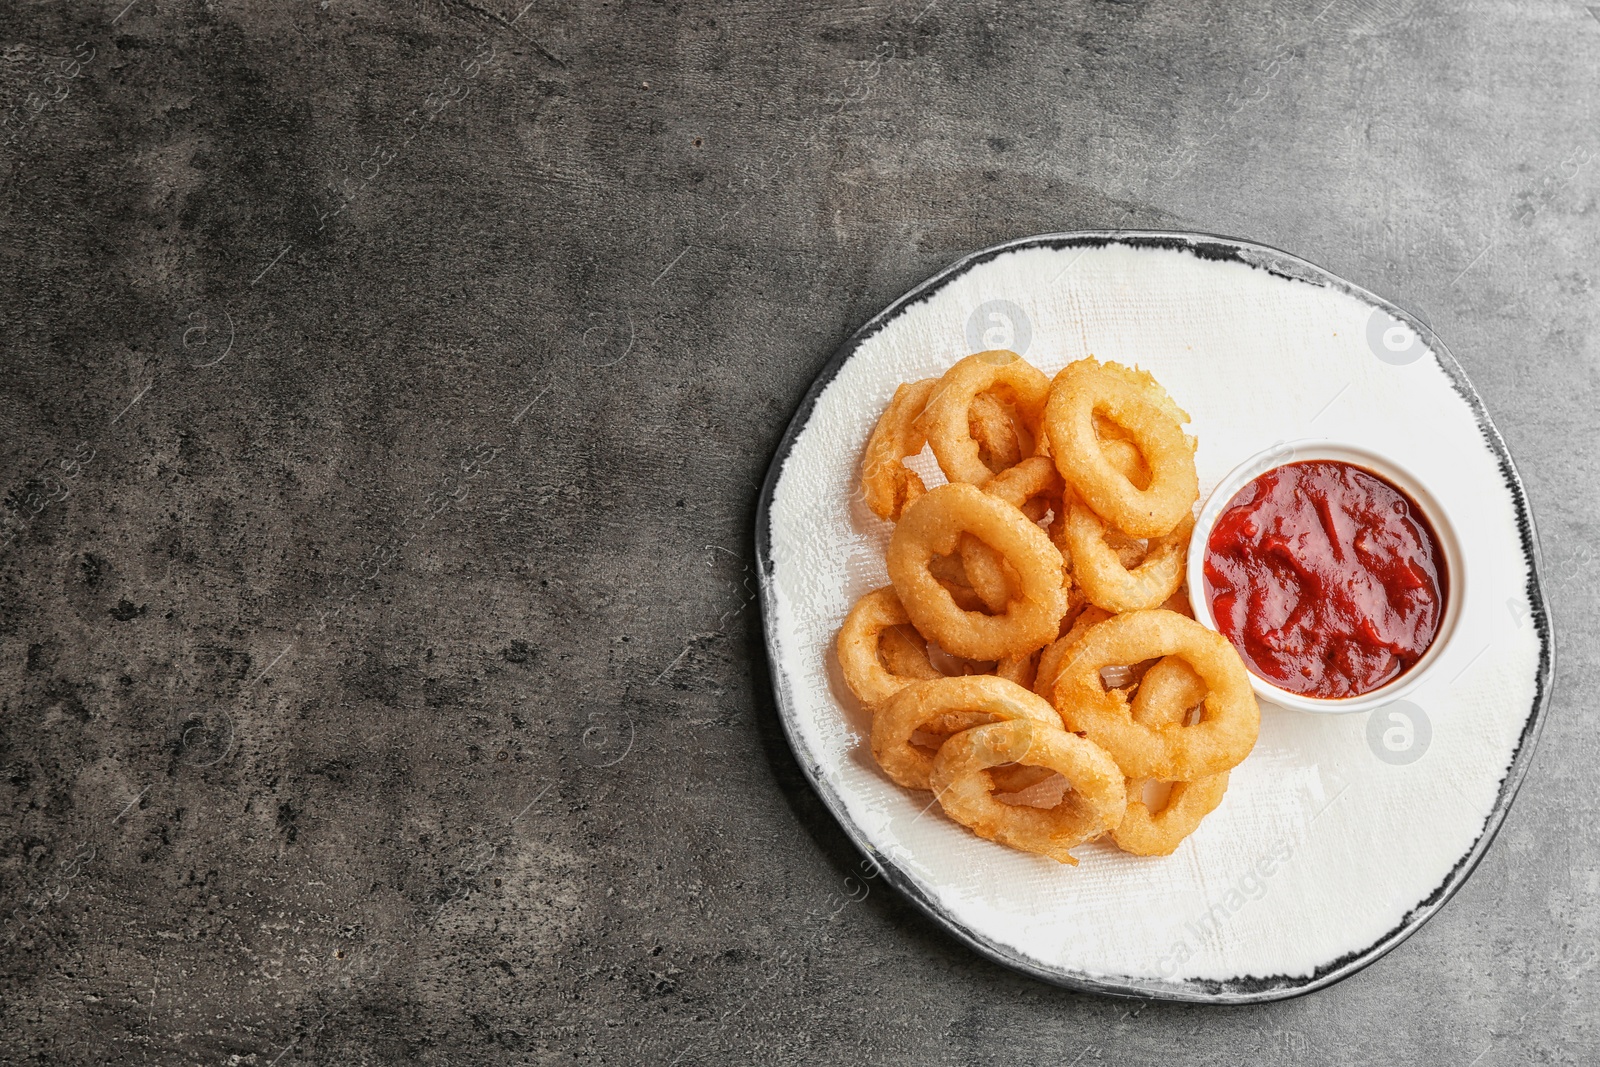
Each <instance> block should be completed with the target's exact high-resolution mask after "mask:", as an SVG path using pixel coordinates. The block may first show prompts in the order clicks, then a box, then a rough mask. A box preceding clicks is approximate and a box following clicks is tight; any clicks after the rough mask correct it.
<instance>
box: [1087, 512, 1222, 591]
mask: <svg viewBox="0 0 1600 1067" xmlns="http://www.w3.org/2000/svg"><path fill="white" fill-rule="evenodd" d="M1193 529H1194V518H1193V517H1192V516H1190V517H1188V518H1185V519H1183V520H1181V521H1180V522H1179V523H1178V525H1176V526H1174V527H1173V528H1172V530H1171V532H1169V533H1167V534H1165V535H1163V536H1161V537H1158V538H1151V540H1150V544H1149V547H1148V548H1147V549H1146V551H1145V554H1144V560H1143V561H1142V562H1140V563H1139V565H1138V566H1136V567H1133V568H1131V569H1130V568H1129V567H1128V566H1127V563H1126V561H1125V560H1124V559H1123V558H1122V557H1121V555H1120V553H1119V552H1116V551H1113V550H1112V548H1111V546H1110V545H1109V544H1107V543H1106V524H1105V523H1104V522H1102V521H1101V519H1100V516H1098V515H1096V514H1095V513H1094V512H1092V511H1090V510H1089V509H1088V508H1086V507H1084V506H1083V505H1082V504H1074V505H1072V510H1071V512H1070V517H1069V518H1068V520H1067V547H1068V550H1069V551H1070V552H1071V555H1072V561H1073V571H1072V573H1073V575H1074V576H1075V577H1076V578H1077V580H1078V584H1079V585H1081V586H1082V587H1083V595H1084V596H1085V597H1087V598H1088V600H1089V603H1091V604H1094V605H1096V606H1098V607H1102V608H1105V609H1106V610H1107V611H1118V612H1120V611H1139V610H1141V609H1143V608H1156V607H1160V606H1161V604H1162V602H1164V601H1165V600H1166V599H1167V598H1168V597H1170V596H1171V595H1172V594H1173V593H1175V592H1177V591H1178V586H1180V585H1182V584H1183V564H1184V560H1185V559H1186V558H1187V557H1188V549H1189V534H1190V532H1191V531H1193Z"/></svg>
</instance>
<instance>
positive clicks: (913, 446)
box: [861, 378, 939, 522]
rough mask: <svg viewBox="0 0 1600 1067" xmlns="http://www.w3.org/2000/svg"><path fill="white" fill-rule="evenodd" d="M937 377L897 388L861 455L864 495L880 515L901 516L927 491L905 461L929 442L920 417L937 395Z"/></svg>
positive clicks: (894, 517) (875, 513)
mask: <svg viewBox="0 0 1600 1067" xmlns="http://www.w3.org/2000/svg"><path fill="white" fill-rule="evenodd" d="M938 384H939V379H937V378H924V379H923V380H922V381H920V382H908V383H906V384H904V385H902V386H900V387H899V388H898V389H896V390H895V391H894V399H893V400H891V401H889V406H888V407H887V408H885V409H884V412H883V414H882V415H881V416H879V418H878V424H877V425H876V426H874V427H873V429H872V436H871V437H870V438H868V439H867V450H866V453H865V454H864V455H863V456H862V457H861V495H862V496H863V497H864V498H865V500H866V502H867V507H869V508H871V509H872V513H873V514H874V515H876V516H878V518H880V519H888V520H890V521H891V522H893V521H895V520H897V519H899V518H900V513H901V512H902V511H904V510H905V508H906V505H907V504H909V503H911V502H912V501H913V500H915V499H917V497H919V496H921V495H922V494H923V493H925V492H927V491H928V489H927V486H925V485H923V484H922V479H921V478H920V477H918V476H917V473H916V472H915V471H913V470H911V469H910V468H909V467H907V466H906V464H905V458H906V457H907V456H914V455H916V454H917V453H918V452H921V451H922V446H923V445H925V444H927V438H926V437H925V436H923V433H922V427H921V425H920V423H919V421H918V417H919V416H920V415H921V414H922V410H923V408H924V407H926V406H927V403H928V397H930V396H932V395H933V390H934V387H935V386H937V385H938Z"/></svg>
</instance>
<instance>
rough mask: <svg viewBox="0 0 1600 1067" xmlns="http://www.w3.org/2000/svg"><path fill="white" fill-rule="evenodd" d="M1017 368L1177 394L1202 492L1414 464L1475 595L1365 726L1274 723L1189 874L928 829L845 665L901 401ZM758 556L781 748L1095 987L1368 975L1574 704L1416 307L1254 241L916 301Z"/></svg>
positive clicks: (1028, 958) (833, 394)
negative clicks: (1123, 374)
mask: <svg viewBox="0 0 1600 1067" xmlns="http://www.w3.org/2000/svg"><path fill="white" fill-rule="evenodd" d="M997 347H1003V348H1014V349H1016V350H1018V351H1021V352H1023V354H1024V355H1026V357H1027V358H1028V359H1029V360H1030V361H1031V362H1032V363H1034V364H1035V365H1036V366H1038V367H1039V368H1040V369H1041V370H1044V371H1045V372H1047V373H1053V372H1054V371H1056V370H1057V369H1059V368H1060V367H1062V366H1064V365H1065V364H1066V363H1067V362H1069V361H1070V360H1073V359H1078V358H1082V357H1084V356H1088V355H1094V356H1097V357H1099V358H1100V359H1105V360H1116V361H1119V362H1123V363H1127V364H1138V365H1140V366H1142V367H1145V368H1147V369H1148V370H1150V371H1151V372H1153V373H1154V374H1155V375H1156V377H1157V378H1159V379H1160V381H1161V382H1162V384H1163V385H1165V386H1166V388H1167V390H1168V391H1169V392H1170V393H1171V394H1172V395H1173V397H1174V398H1175V399H1176V400H1177V402H1178V404H1179V405H1180V406H1181V407H1183V408H1184V409H1185V410H1187V411H1188V412H1189V413H1190V415H1191V417H1192V420H1193V421H1192V422H1191V424H1190V431H1191V432H1192V433H1194V434H1195V435H1196V436H1197V437H1198V438H1199V440H1200V447H1199V451H1198V453H1197V456H1196V462H1197V464H1198V466H1199V473H1200V488H1201V493H1202V496H1204V494H1205V493H1206V492H1208V491H1209V489H1210V488H1211V486H1212V485H1214V484H1215V483H1216V481H1217V480H1218V479H1219V478H1221V477H1222V475H1224V474H1225V473H1226V472H1227V471H1228V470H1229V469H1231V468H1232V467H1233V466H1234V465H1235V464H1236V463H1238V462H1239V461H1240V460H1242V459H1243V458H1245V457H1247V456H1250V455H1252V454H1254V453H1256V452H1259V451H1261V450H1263V449H1265V448H1268V447H1270V446H1272V445H1273V444H1274V443H1275V442H1279V441H1291V440H1295V439H1297V438H1304V437H1309V436H1317V437H1332V438H1336V439H1341V440H1348V441H1359V442H1364V443H1366V444H1367V445H1368V446H1369V447H1371V448H1373V449H1375V450H1378V451H1380V452H1385V453H1387V454H1390V455H1392V456H1394V457H1395V458H1396V459H1397V460H1398V461H1400V462H1402V463H1404V464H1405V465H1406V466H1407V467H1409V468H1410V469H1412V470H1413V471H1415V472H1416V473H1417V474H1418V475H1419V476H1420V477H1422V478H1424V479H1426V481H1427V484H1428V485H1429V486H1430V487H1431V488H1432V489H1433V491H1434V492H1435V493H1436V494H1437V495H1438V496H1439V498H1440V499H1441V500H1442V502H1443V503H1444V505H1445V507H1446V508H1448V509H1449V511H1450V513H1451V514H1452V515H1454V516H1457V523H1458V529H1459V532H1460V534H1461V539H1462V551H1463V554H1464V557H1465V568H1466V572H1467V575H1468V581H1467V583H1466V590H1467V591H1466V598H1465V602H1464V603H1463V604H1462V616H1461V622H1460V627H1461V629H1460V631H1459V633H1458V636H1457V637H1456V639H1455V641H1454V642H1453V643H1452V645H1451V646H1450V648H1449V649H1448V650H1447V654H1448V657H1449V662H1445V663H1441V665H1440V666H1439V668H1438V669H1437V670H1436V671H1435V672H1433V673H1432V674H1431V675H1430V677H1429V679H1428V680H1427V681H1426V682H1425V683H1424V684H1423V685H1422V686H1421V687H1419V688H1418V689H1417V690H1415V691H1414V692H1412V693H1411V694H1410V695H1409V696H1408V698H1407V699H1406V700H1405V701H1403V702H1401V703H1399V704H1394V705H1390V706H1388V707H1385V708H1379V709H1377V710H1375V711H1373V712H1371V713H1370V714H1368V715H1348V716H1318V715H1308V714H1304V713H1299V712H1291V711H1287V710H1284V709H1281V708H1276V707H1273V706H1270V705H1264V706H1263V707H1262V716H1261V737H1260V740H1259V742H1258V743H1257V745H1256V747H1255V750H1254V751H1253V752H1252V753H1251V755H1250V757H1249V758H1248V759H1246V760H1245V762H1244V763H1243V764H1241V765H1240V766H1239V767H1238V768H1237V769H1236V770H1235V771H1234V772H1233V776H1232V780H1231V783H1230V786H1229V789H1228V794H1227V797H1226V798H1225V799H1224V801H1223V803H1222V805H1221V807H1219V808H1218V809H1217V810H1216V811H1215V812H1214V813H1213V814H1212V815H1211V816H1210V817H1208V818H1207V819H1206V821H1205V823H1204V824H1203V825H1202V826H1201V827H1200V829H1199V830H1198V831H1197V832H1196V833H1195V834H1194V835H1193V836H1191V837H1190V838H1189V839H1188V840H1187V841H1185V842H1184V843H1183V845H1182V846H1180V847H1179V849H1178V851H1177V852H1176V853H1175V854H1173V855H1172V856H1169V857H1165V858H1155V859H1147V858H1138V857H1133V856H1128V855H1124V854H1122V853H1120V852H1118V851H1116V850H1115V849H1114V848H1111V847H1110V846H1107V845H1101V844H1088V845H1083V846H1081V847H1079V848H1078V849H1077V850H1076V851H1075V854H1076V855H1077V856H1078V858H1079V859H1080V861H1081V862H1080V864H1079V866H1077V867H1067V866H1061V865H1059V864H1056V863H1055V862H1054V861H1051V860H1048V859H1043V858H1040V857H1036V856H1030V855H1026V854H1023V853H1020V852H1015V851H1012V850H1010V849H1007V848H1003V847H1001V846H999V845H995V844H992V843H990V842H988V841H984V840H982V839H980V838H978V837H976V836H974V835H973V834H971V833H969V832H968V831H967V830H965V829H964V828H962V827H960V826H958V825H956V824H955V823H953V822H951V821H950V820H949V819H947V818H945V817H944V816H943V815H942V814H941V813H940V811H939V809H938V806H937V805H936V804H935V805H932V806H931V807H929V806H928V805H929V801H930V799H931V794H926V793H923V794H917V793H912V792H910V791H909V790H905V789H902V788H900V787H899V786H897V785H895V784H894V783H893V782H891V781H889V780H888V779H887V778H886V777H884V775H883V774H882V773H881V772H880V771H879V770H878V768H877V766H876V764H875V763H874V762H873V760H872V756H871V752H870V751H869V750H868V749H867V747H866V745H865V743H864V740H865V734H866V731H867V729H868V726H869V724H868V721H867V718H866V717H865V715H864V714H863V713H862V711H861V709H860V708H859V707H858V706H857V705H856V702H855V701H854V699H853V698H852V697H851V696H850V694H849V692H848V690H847V689H846V688H845V687H844V685H843V683H842V682H841V680H840V678H839V674H838V666H837V662H836V660H835V658H834V655H833V641H834V636H835V634H836V633H837V632H838V629H839V625H840V623H841V622H842V621H843V619H844V616H845V613H846V612H847V611H848V610H849V608H850V605H851V604H853V603H854V602H855V600H856V598H857V597H859V596H861V595H862V594H863V593H865V592H867V591H868V590H870V589H873V588H875V587H878V586H881V585H885V584H887V575H886V573H885V570H884V564H883V549H884V545H885V543H886V542H887V539H888V534H889V530H890V527H889V525H888V524H886V523H882V522H879V521H878V520H877V519H876V518H874V517H873V516H872V514H871V513H870V512H869V511H868V510H867V509H866V507H865V506H864V505H863V504H862V502H861V500H860V494H859V491H858V488H857V469H858V463H859V458H860V454H861V450H862V447H863V446H864V444H865V442H866V438H867V436H868V434H869V433H870V432H871V429H872V426H873V423H874V422H875V420H876V419H877V416H878V414H879V413H880V412H881V411H882V410H883V407H884V405H885V404H886V403H887V402H888V400H889V397H890V396H891V395H892V393H893V391H894V388H895V386H896V384H898V383H899V382H903V381H913V380H915V379H918V378H926V377H929V376H933V375H937V374H939V373H941V372H942V371H943V370H944V369H945V368H947V367H948V366H949V365H950V364H952V363H954V362H955V361H956V360H957V359H959V358H960V357H962V356H964V355H967V354H968V353H970V352H974V351H978V350H981V349H984V348H997ZM923 469H924V470H927V471H930V473H932V472H936V470H937V468H934V467H931V465H925V466H924V467H923ZM925 480H927V481H929V484H930V485H932V484H934V483H935V482H937V481H939V480H941V479H939V478H938V477H933V478H927V477H926V476H925ZM756 551H757V555H758V558H759V560H760V572H761V602H762V611H763V614H764V619H765V624H766V635H767V644H768V649H769V651H770V654H771V662H772V671H773V684H774V688H775V690H776V693H777V697H778V706H779V709H780V712H781V715H782V718H783V723H784V727H785V730H786V731H787V733H788V736H789V741H790V743H791V744H792V745H793V747H794V750H795V754H796V756H797V758H798V759H799V761H800V764H801V766H802V767H804V768H805V771H806V773H807V774H808V775H809V777H810V779H811V781H812V783H813V785H814V786H815V787H816V789H817V791H818V793H819V794H820V795H821V796H822V799H823V800H824V801H825V802H826V803H827V805H828V807H829V808H830V809H831V810H832V811H833V813H834V815H835V816H836V817H837V818H838V820H839V822H840V823H841V824H842V825H843V827H844V828H845V830H846V831H847V832H848V833H849V835H850V836H851V838H852V839H853V840H854V841H855V842H856V844H857V845H858V846H860V847H861V848H862V849H863V850H864V851H865V852H866V853H867V854H868V855H870V856H871V857H872V858H874V859H875V860H876V861H877V862H878V863H879V864H881V866H882V867H883V869H884V872H885V876H886V877H887V878H888V879H889V880H890V881H891V882H892V883H893V884H894V885H896V886H897V887H899V888H900V889H901V890H902V891H903V892H904V893H906V895H907V896H909V897H910V898H911V899H912V900H914V901H915V902H916V903H917V904H918V905H920V906H921V907H922V908H923V909H925V910H926V911H927V912H928V913H929V914H930V915H931V916H932V917H933V918H934V919H935V920H936V921H938V922H939V923H941V924H942V925H943V926H945V927H946V928H947V929H948V930H950V931H951V932H952V933H953V934H955V935H956V936H957V937H958V938H960V939H961V940H963V941H965V942H967V943H968V944H970V945H971V946H972V947H974V948H975V949H977V950H978V951H979V952H981V953H983V954H984V955H986V956H989V957H991V958H993V959H995V960H998V961H1000V962H1002V963H1005V964H1007V965H1009V966H1013V967H1016V968H1017V969H1019V970H1022V971H1025V972H1027V973H1029V974H1033V975H1036V976H1038V977H1040V978H1043V979H1046V980H1048V981H1052V982H1057V983H1060V984H1062V985H1067V986H1072V987H1075V988H1080V989H1087V990H1092V991H1098V992H1106V993H1119V994H1127V995H1136V996H1143V997H1158V998H1164V999H1172V1000H1189V1001H1226V1002H1234V1003H1238V1002H1244V1001H1262V1000H1274V999H1281V998H1284V997H1290V996H1295V995H1297V994H1299V993H1304V992H1307V991H1309V990H1312V989H1316V988H1319V987H1321V986H1325V985H1328V984H1330V983H1332V982H1335V981H1337V980H1339V979H1340V978H1343V977H1345V976H1347V975H1349V974H1351V973H1353V972H1355V971H1357V970H1359V969H1360V968H1362V967H1364V966H1365V965H1367V964H1368V963H1371V962H1372V961H1373V960H1375V959H1377V958H1378V957H1379V956H1381V955H1382V954H1383V953H1385V952H1387V951H1388V950H1389V949H1391V948H1393V947H1394V946H1395V945H1396V944H1398V943H1399V942H1400V941H1401V940H1403V939H1404V938H1405V937H1407V936H1408V935H1409V934H1411V933H1412V932H1413V931H1415V930H1416V929H1417V927H1418V926H1420V925H1421V924H1422V923H1423V922H1425V921H1426V920H1427V919H1428V918H1429V917H1430V916H1431V915H1432V914H1433V913H1434V912H1435V911H1437V910H1438V908H1439V907H1440V906H1441V905H1442V904H1443V903H1444V902H1445V900H1446V899H1448V898H1449V896H1450V895H1451V894H1452V893H1453V892H1454V891H1455V890H1456V889H1457V888H1459V887H1460V885H1461V883H1462V882H1463V881H1464V880H1465V879H1466V878H1467V876H1468V875H1469V874H1470V873H1471V871H1472V869H1473V867H1474V866H1475V865H1476V864H1477V862H1478V860H1479V859H1480V858H1481V857H1482V855H1483V853H1484V850H1485V849H1486V848H1487V847H1488V844H1489V841H1490V839H1491V838H1492V837H1493V834H1494V831H1495V830H1496V829H1497V828H1498V826H1499V824H1500V821H1501V819H1502V818H1503V817H1504V815H1505V812H1506V809H1507V807H1508V806H1509V805H1510V803H1511V799H1512V796H1513V795H1514V794H1515V792H1516V788H1517V785H1518V783H1519V782H1520V780H1521V777H1522V774H1523V772H1524V770H1525V769H1526V767H1527V764H1528V760H1529V758H1530V756H1531V754H1532V749H1533V744H1534V740H1535V738H1536V736H1537V733H1538V727H1539V724H1540V721H1541V719H1542V714H1543V711H1544V708H1545V706H1546V704H1547V702H1548V699H1549V695H1550V682H1551V677H1552V671H1553V665H1554V642H1553V639H1552V636H1551V631H1550V622H1549V613H1548V610H1547V608H1546V605H1545V602H1544V597H1543V594H1542V592H1541V591H1540V588H1539V579H1538V562H1537V561H1538V550H1537V544H1536V538H1535V535H1534V532H1533V525H1532V520H1531V517H1530V514H1529V511H1528V503H1527V499H1526V497H1525V496H1524V494H1523V491H1522V486H1521V483H1520V481H1519V480H1518V478H1517V475H1516V471H1515V469H1514V468H1513V466H1512V462H1511V458H1510V456H1509V455H1508V454H1507V452H1506V449H1505V445H1504V443H1503V442H1502V441H1501V439H1500V436H1499V434H1498V433H1497V432H1496V431H1495V429H1494V426H1493V425H1492V424H1491V423H1490V421H1489V418H1488V416H1487V415H1486V414H1485V413H1484V410H1483V405H1482V403H1481V402H1480V401H1479V399H1478V397H1477V394H1476V393H1474V392H1473V390H1472V387H1471V386H1470V385H1469V384H1468V383H1467V380H1466V378H1465V377H1464V376H1463V374H1462V372H1461V369H1460V368H1459V367H1458V366H1457V365H1456V363H1455V361H1454V360H1453V359H1452V358H1451V357H1450V355H1449V354H1448V353H1447V352H1446V351H1445V350H1444V348H1443V346H1442V345H1440V344H1439V343H1438V341H1437V339H1435V338H1433V336H1432V335H1431V333H1430V332H1429V331H1427V329H1426V328H1425V327H1424V326H1423V325H1422V324H1420V323H1418V322H1417V321H1415V320H1414V319H1412V318H1410V317H1409V316H1407V315H1406V314H1405V313H1404V312H1402V311H1400V310H1399V309H1397V308H1395V307H1393V306H1392V305H1389V304H1387V303H1385V302H1384V301H1382V300H1380V299H1378V298H1377V297H1375V296H1373V295H1371V294H1370V293H1367V292H1365V291H1363V290H1361V289H1359V288H1357V287H1356V286H1353V285H1351V284H1349V283H1348V282H1344V281H1341V280H1340V279H1338V278H1335V277H1333V276H1332V275H1329V274H1328V273H1327V272H1325V271H1323V270H1321V269H1320V268H1317V267H1315V266H1312V265H1311V264H1309V263H1306V262H1304V261H1303V260H1299V259H1296V258H1295V257H1293V256H1290V255H1287V254H1286V253H1283V252H1279V251H1276V250H1274V249H1269V248H1264V247H1262V246H1260V245H1253V244H1249V243H1246V242H1242V241H1234V240H1229V239H1225V238H1218V237H1211V236H1203V235H1182V234H1150V233H1134V234H1129V233H1082V234H1058V235H1050V236H1044V237H1034V238H1028V239H1025V240H1021V241H1016V242H1012V243H1010V244H1007V245H1002V246H1000V247H998V248H993V249H990V250H988V251H985V252H981V253H978V254H976V255H973V256H970V257H968V258H967V259H964V260H962V261H961V262H960V263H957V264H956V265H955V266H953V267H951V268H949V269H948V270H946V271H944V272H943V273H942V274H940V275H938V276H937V277H935V278H933V279H931V280H930V281H928V282H926V283H924V284H923V285H921V286H919V287H918V288H917V289H915V290H913V291H912V292H911V293H909V294H907V295H906V296H904V297H902V298H901V299H900V300H898V301H896V302H895V303H894V304H893V305H892V306H891V307H890V308H888V310H886V311H884V312H883V313H882V314H880V315H879V316H878V317H876V318H875V319H873V320H872V321H871V322H869V323H868V324H867V325H866V326H864V327H862V329H861V330H860V331H858V332H857V333H856V335H855V336H854V337H852V338H851V339H850V340H849V341H848V342H847V343H846V344H845V345H844V347H843V348H842V349H841V350H840V351H839V353H838V354H837V355H835V356H834V358H833V360H832V361H831V362H830V363H829V364H828V366H827V367H826V368H825V369H824V371H823V372H822V374H821V376H820V377H819V378H818V379H817V382H816V384H815V385H814V386H813V387H812V389H811V391H810V393H809V394H808V395H807V397H806V399H805V401H804V403H802V405H801V407H800V411H799V412H798V414H797V415H796V416H795V419H794V421H793V423H792V424H791V425H790V427H789V431H788V434H787V435H786V436H785V438H784V440H783V443H782V444H781V445H780V446H779V449H778V453H777V457H776V458H775V459H774V461H773V464H772V469H771V471H770V472H769V473H768V476H767V483H766V486H765V489H764V491H763V494H762V500H761V507H760V511H759V514H758V518H757V528H756Z"/></svg>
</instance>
